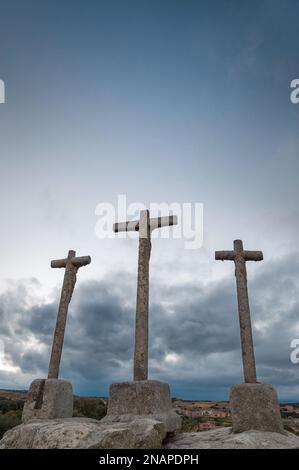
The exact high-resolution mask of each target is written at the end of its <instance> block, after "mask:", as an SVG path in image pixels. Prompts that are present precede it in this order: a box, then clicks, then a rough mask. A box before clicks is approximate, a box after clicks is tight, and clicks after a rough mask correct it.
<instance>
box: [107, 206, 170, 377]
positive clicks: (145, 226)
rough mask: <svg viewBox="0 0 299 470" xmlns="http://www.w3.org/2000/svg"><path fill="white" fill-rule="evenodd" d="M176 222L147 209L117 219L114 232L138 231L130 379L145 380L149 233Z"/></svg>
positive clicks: (146, 368)
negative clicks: (124, 219) (130, 217)
mask: <svg viewBox="0 0 299 470" xmlns="http://www.w3.org/2000/svg"><path fill="white" fill-rule="evenodd" d="M176 224H177V217H176V216H173V215H170V216H166V217H154V218H150V213H149V211H148V210H142V211H140V220H133V221H127V222H120V223H119V222H117V223H115V224H114V225H113V230H114V232H129V231H139V250H138V278H137V300H136V321H135V350H134V372H133V373H134V380H135V381H140V380H147V379H148V329H149V314H148V311H149V261H150V254H151V232H152V231H153V230H155V229H158V228H162V227H168V226H172V225H176Z"/></svg>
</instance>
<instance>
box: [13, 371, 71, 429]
mask: <svg viewBox="0 0 299 470" xmlns="http://www.w3.org/2000/svg"><path fill="white" fill-rule="evenodd" d="M72 415H73V389H72V384H71V383H70V382H67V381H66V380H59V379H36V380H34V381H33V382H32V384H31V385H30V389H29V392H28V397H27V400H26V402H25V405H24V409H23V414H22V421H23V423H25V422H27V421H31V420H34V419H59V418H71V417H72Z"/></svg>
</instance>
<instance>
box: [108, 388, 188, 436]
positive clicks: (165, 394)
mask: <svg viewBox="0 0 299 470" xmlns="http://www.w3.org/2000/svg"><path fill="white" fill-rule="evenodd" d="M138 417H141V418H152V419H155V420H157V421H162V422H163V423H165V425H166V429H167V432H175V431H177V430H179V429H180V427H181V418H180V417H179V415H178V414H177V413H176V412H175V411H174V409H173V407H172V401H171V396H170V389H169V385H168V384H166V383H163V382H158V381H157V380H140V381H134V382H119V383H113V384H112V385H111V386H110V393H109V401H108V410H107V416H106V417H105V418H103V419H102V420H101V421H102V422H116V421H118V422H129V421H132V420H135V419H136V418H138Z"/></svg>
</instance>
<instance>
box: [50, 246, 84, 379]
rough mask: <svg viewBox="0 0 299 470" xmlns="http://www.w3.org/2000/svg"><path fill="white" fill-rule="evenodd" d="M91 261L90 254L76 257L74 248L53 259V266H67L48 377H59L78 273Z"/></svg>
mask: <svg viewBox="0 0 299 470" xmlns="http://www.w3.org/2000/svg"><path fill="white" fill-rule="evenodd" d="M90 262H91V258H90V256H80V257H77V258H76V252H75V251H73V250H70V251H69V252H68V257H67V258H65V259H57V260H54V261H51V268H65V273H64V279H63V285H62V290H61V296H60V303H59V308H58V316H57V321H56V327H55V332H54V338H53V345H52V352H51V359H50V364H49V372H48V379H58V375H59V367H60V360H61V354H62V347H63V340H64V332H65V325H66V318H67V311H68V306H69V303H70V301H71V298H72V295H73V291H74V288H75V284H76V280H77V276H76V274H77V271H78V269H79V268H80V267H81V266H86V265H87V264H89V263H90Z"/></svg>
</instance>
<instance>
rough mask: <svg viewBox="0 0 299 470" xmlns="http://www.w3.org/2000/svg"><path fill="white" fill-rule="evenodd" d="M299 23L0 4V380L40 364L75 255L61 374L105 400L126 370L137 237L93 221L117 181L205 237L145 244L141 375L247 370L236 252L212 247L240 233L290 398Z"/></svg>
mask: <svg viewBox="0 0 299 470" xmlns="http://www.w3.org/2000/svg"><path fill="white" fill-rule="evenodd" d="M298 17H299V3H298V1H297V0H284V1H282V0H252V1H251V2H239V1H237V0H213V1H211V0H209V1H208V0H197V1H195V0H194V1H193V0H126V1H121V0H109V1H108V0H97V1H95V0H88V1H83V0H74V1H72V2H70V1H67V0H62V1H61V0H60V1H58V0H57V1H56V0H51V1H50V0H43V1H37V0H26V1H21V0H9V1H8V0H0V51H1V53H0V79H1V80H3V81H4V82H5V87H6V103H5V104H0V158H1V189H0V191H1V198H0V215H1V221H2V223H1V232H0V246H1V266H0V339H1V341H2V342H3V344H4V350H5V356H4V360H3V358H2V361H1V363H0V387H2V388H4V387H5V388H27V387H28V386H29V384H30V382H31V380H33V379H34V378H36V377H45V376H46V373H47V365H48V360H49V351H50V347H51V339H52V335H53V329H54V325H55V320H56V314H57V306H58V301H59V290H60V287H61V282H62V276H63V272H62V271H61V270H58V269H57V270H53V269H52V270H51V268H50V260H51V259H55V258H61V257H64V256H65V255H66V254H67V251H68V250H69V249H75V250H76V251H77V254H78V255H90V256H91V257H92V263H91V265H89V266H87V267H84V268H82V269H81V270H80V271H79V274H78V282H77V285H76V290H75V293H74V296H73V300H72V304H71V306H70V310H69V318H68V324H67V331H66V337H65V347H64V351H63V358H62V364H61V366H62V367H61V376H62V377H65V378H69V379H70V380H71V381H72V383H73V386H74V389H75V392H76V393H81V394H96V395H107V393H108V386H109V384H110V383H111V382H113V381H119V380H128V379H130V378H131V376H132V354H133V338H134V314H135V298H136V268H137V250H138V241H137V240H136V239H118V238H114V239H111V238H106V239H103V238H99V237H98V236H97V231H96V227H97V223H98V221H99V214H98V213H96V212H98V211H96V208H97V207H99V204H101V203H104V202H105V203H111V204H112V205H113V206H116V204H117V198H118V195H121V194H123V195H126V198H127V204H132V203H136V202H140V203H144V204H145V205H146V206H147V207H149V205H150V204H152V203H162V202H166V203H177V204H180V205H182V204H183V203H192V204H195V203H202V204H203V207H204V224H203V228H199V229H198V230H199V231H202V232H203V236H204V241H203V245H202V247H200V248H197V249H193V250H190V249H186V244H185V240H183V239H155V240H153V249H152V257H151V299H150V304H151V305H150V377H152V378H157V379H160V380H165V381H167V382H169V383H170V385H171V388H172V392H173V395H175V396H179V397H185V398H194V399H214V398H216V399H226V398H227V396H228V390H229V387H230V385H231V384H233V383H239V382H241V381H242V368H241V354H240V339H239V329H238V316H237V309H236V293H235V281H234V269H233V264H232V263H230V262H227V263H220V262H216V261H214V251H215V250H218V249H220V250H223V249H231V247H232V243H233V240H234V239H236V238H241V239H243V241H244V244H245V248H247V249H253V250H262V251H263V252H264V258H265V259H264V261H263V262H262V263H248V279H249V289H250V300H251V310H252V322H253V330H254V331H253V333H254V343H255V351H256V360H257V371H258V377H259V380H260V381H263V382H267V383H272V384H274V385H275V386H276V387H277V389H278V392H279V396H280V398H281V400H296V401H298V400H299V364H297V365H295V364H292V363H291V361H290V353H291V348H290V343H291V341H292V339H294V338H299V289H298V287H299V286H298V284H299V247H298V230H299V222H298V221H299V218H298V215H299V214H298V196H299V190H298V181H297V180H298V170H299V163H298V162H299V155H298V151H299V133H298V126H299V104H298V105H294V104H292V103H291V101H290V91H291V90H290V83H291V81H292V80H293V79H295V78H299V66H298V52H299V46H298ZM162 215H167V212H165V213H163V214H162ZM118 216H120V215H119V214H118V213H116V215H115V218H118ZM112 222H114V220H113V221H112ZM182 222H183V221H181V220H180V223H182Z"/></svg>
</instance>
